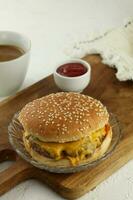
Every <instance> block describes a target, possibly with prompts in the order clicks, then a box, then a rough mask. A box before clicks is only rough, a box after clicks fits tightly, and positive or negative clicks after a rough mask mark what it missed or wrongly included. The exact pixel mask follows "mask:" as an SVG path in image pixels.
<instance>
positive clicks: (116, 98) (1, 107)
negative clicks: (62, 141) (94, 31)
mask: <svg viewBox="0 0 133 200" xmlns="http://www.w3.org/2000/svg"><path fill="white" fill-rule="evenodd" d="M84 59H85V60H86V61H88V62H90V63H91V65H92V79H91V83H90V85H89V86H88V87H87V88H86V89H85V91H84V94H87V95H91V96H93V97H95V98H97V99H100V100H101V101H102V102H103V103H104V104H105V105H106V106H107V107H108V109H109V111H111V112H113V113H114V114H116V115H117V116H118V118H119V120H120V122H121V123H122V124H123V132H124V137H123V138H122V140H121V142H120V143H119V145H118V146H117V148H116V150H115V151H114V153H113V155H112V156H111V157H109V158H108V159H106V160H104V161H102V162H101V163H100V164H98V165H97V166H96V167H94V168H92V169H88V170H86V171H82V172H80V173H75V174H53V173H49V172H46V171H42V170H40V169H37V168H35V167H33V166H31V165H30V164H28V163H27V162H25V161H24V160H22V159H21V158H20V157H19V156H18V155H17V154H16V153H15V152H14V151H13V150H12V148H11V146H10V144H9V143H8V134H7V127H8V124H9V122H10V121H11V119H12V117H13V115H14V113H16V112H17V111H19V110H20V109H21V108H22V107H23V106H24V105H25V104H26V103H27V102H29V101H31V100H33V99H36V98H38V97H42V96H44V95H47V94H50V93H53V92H58V91H59V90H58V89H57V87H56V86H55V84H54V81H53V77H52V76H49V77H47V78H45V79H43V80H41V81H39V82H38V83H35V84H34V85H32V86H31V87H29V88H27V89H25V90H23V91H22V92H19V93H18V94H17V95H15V96H13V97H10V98H8V99H7V100H5V101H3V102H1V103H0V161H1V162H3V161H5V160H15V162H14V164H12V166H10V167H9V168H8V169H6V170H5V171H3V172H0V194H1V195H2V194H4V193H5V192H7V191H8V190H10V189H11V188H12V187H14V186H15V185H17V184H18V183H20V182H22V181H24V180H26V179H30V178H35V179H38V180H40V181H43V182H44V183H46V184H48V185H49V186H50V187H51V188H53V189H54V190H55V191H56V192H58V193H59V194H60V195H62V196H63V197H65V198H68V199H75V198H78V197H80V196H82V195H83V194H85V193H86V192H88V191H90V190H92V189H93V188H95V187H96V186H97V185H98V184H99V183H100V182H102V181H103V180H105V179H106V178H107V177H109V176H110V175H111V174H112V173H113V172H115V171H116V170H118V169H119V168H120V167H122V166H123V165H124V164H126V163H127V162H128V161H129V160H131V159H132V158H133V123H132V120H133V83H132V82H130V81H127V82H119V81H118V80H117V79H116V78H115V71H114V70H113V69H111V68H108V67H107V66H105V65H104V64H102V63H101V59H100V57H99V56H97V55H92V56H87V57H85V58H84ZM110 189H111V188H110Z"/></svg>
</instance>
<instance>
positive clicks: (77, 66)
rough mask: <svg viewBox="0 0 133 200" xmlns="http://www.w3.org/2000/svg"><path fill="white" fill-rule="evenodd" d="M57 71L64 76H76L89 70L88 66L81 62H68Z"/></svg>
mask: <svg viewBox="0 0 133 200" xmlns="http://www.w3.org/2000/svg"><path fill="white" fill-rule="evenodd" d="M56 72H57V73H58V74H60V75H62V76H68V77H75V76H81V75H83V74H85V73H86V72H87V68H86V67H85V66H84V65H82V64H81V63H67V64H64V65H61V66H60V67H58V68H57V70H56Z"/></svg>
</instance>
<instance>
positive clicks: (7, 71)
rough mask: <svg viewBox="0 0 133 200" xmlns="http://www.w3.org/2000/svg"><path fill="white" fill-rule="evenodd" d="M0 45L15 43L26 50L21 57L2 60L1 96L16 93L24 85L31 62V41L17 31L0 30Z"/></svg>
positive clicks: (0, 63) (0, 67) (0, 70)
mask: <svg viewBox="0 0 133 200" xmlns="http://www.w3.org/2000/svg"><path fill="white" fill-rule="evenodd" d="M0 45H14V46H17V47H19V48H21V49H23V50H24V52H25V53H24V54H23V55H21V56H20V57H18V58H16V59H13V60H9V61H4V62H0V96H7V95H10V94H12V93H14V92H15V91H16V90H17V89H19V87H20V86H21V85H22V83H23V81H24V78H25V75H26V72H27V69H28V64H29V57H30V49H31V42H30V40H29V39H28V38H27V37H26V36H24V35H22V34H20V33H16V32H12V31H0Z"/></svg>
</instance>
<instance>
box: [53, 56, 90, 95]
mask: <svg viewBox="0 0 133 200" xmlns="http://www.w3.org/2000/svg"><path fill="white" fill-rule="evenodd" d="M67 63H81V64H82V65H84V66H85V67H86V68H87V69H88V70H87V72H86V73H85V74H83V75H80V76H76V77H67V76H63V75H60V74H59V73H58V72H57V68H58V67H59V66H61V65H63V64H67ZM90 77H91V66H90V64H89V63H88V62H86V61H84V60H82V59H69V60H65V61H62V62H60V63H58V64H57V65H56V67H55V70H54V80H55V83H56V85H57V86H58V87H59V88H60V89H61V90H62V91H68V92H82V91H83V90H84V89H85V88H86V87H87V85H88V84H89V82H90Z"/></svg>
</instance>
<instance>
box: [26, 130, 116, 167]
mask: <svg viewBox="0 0 133 200" xmlns="http://www.w3.org/2000/svg"><path fill="white" fill-rule="evenodd" d="M111 140H112V130H111V129H110V131H109V132H108V134H107V135H106V137H105V139H104V140H103V142H102V144H101V146H100V147H98V148H97V149H96V150H95V152H94V153H93V155H92V156H90V157H89V158H86V159H84V160H80V161H79V162H78V163H77V164H76V165H75V166H80V165H82V164H86V163H90V162H93V161H95V160H97V159H99V158H101V157H102V156H103V154H104V153H105V152H106V151H107V150H108V147H109V145H110V143H111ZM23 141H24V144H25V148H26V150H27V151H28V153H29V154H30V155H31V156H32V158H33V159H34V160H35V161H37V162H38V163H40V164H44V165H46V166H47V167H59V168H60V167H72V166H73V165H72V164H71V162H70V160H69V159H67V158H64V159H60V160H54V159H51V158H48V157H45V156H41V155H40V154H39V153H37V152H36V151H34V150H33V149H32V148H31V147H30V145H29V142H28V140H26V139H25V137H23ZM73 167H74V166H73Z"/></svg>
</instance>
